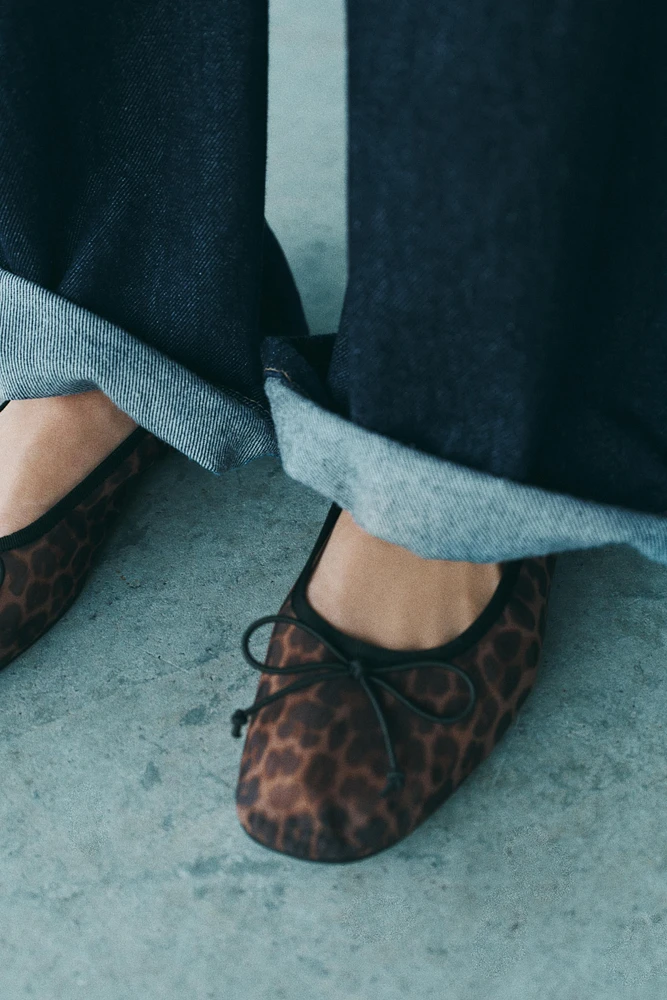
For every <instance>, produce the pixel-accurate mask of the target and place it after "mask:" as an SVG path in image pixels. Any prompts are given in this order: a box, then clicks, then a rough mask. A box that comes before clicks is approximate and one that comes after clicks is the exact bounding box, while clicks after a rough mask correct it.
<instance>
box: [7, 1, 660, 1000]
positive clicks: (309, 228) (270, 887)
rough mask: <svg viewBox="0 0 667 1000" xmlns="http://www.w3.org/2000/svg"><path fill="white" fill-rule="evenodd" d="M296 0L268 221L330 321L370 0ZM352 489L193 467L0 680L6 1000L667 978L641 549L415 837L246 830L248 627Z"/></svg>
mask: <svg viewBox="0 0 667 1000" xmlns="http://www.w3.org/2000/svg"><path fill="white" fill-rule="evenodd" d="M273 17H274V36H273V40H272V101H271V114H272V129H271V137H272V138H271V157H270V178H269V207H268V214H269V218H270V219H271V221H272V222H273V223H274V225H275V227H276V229H277V231H278V233H279V235H280V236H281V238H282V239H283V240H284V243H285V246H286V248H287V250H288V253H289V256H290V258H291V259H292V261H293V263H294V266H295V270H296V272H297V275H298V279H299V281H300V284H301V285H302V288H303V290H304V297H305V299H306V303H307V306H308V311H309V314H310V316H311V319H312V321H313V327H314V328H315V329H316V330H326V329H331V328H332V327H333V326H334V325H335V321H336V315H337V312H338V309H339V308H340V301H341V293H342V283H343V277H344V233H343V223H344V207H343V166H344V149H343V117H342V91H343V61H342V11H341V5H340V3H339V2H338V0H319V2H318V3H317V4H314V3H312V0H275V2H274V4H273ZM295 109H296V111H295ZM326 506H327V505H326V502H325V501H323V500H322V499H321V498H318V497H316V496H314V495H312V494H310V493H308V492H307V491H306V490H304V489H303V488H302V487H300V486H298V485H297V484H295V483H293V482H291V481H290V480H288V479H287V478H286V477H285V476H284V475H283V474H282V472H281V470H280V468H279V466H278V464H277V463H276V462H274V461H260V462H256V463H253V464H251V465H249V466H247V467H246V468H244V469H242V470H240V471H236V472H231V473H229V474H227V475H225V476H223V477H221V478H219V479H216V478H214V477H212V476H210V475H208V474H206V473H204V472H203V471H202V470H201V469H199V468H198V467H196V466H194V465H193V464H191V463H188V462H186V461H185V460H184V459H182V458H180V457H173V458H171V459H169V460H168V461H167V462H165V463H164V465H163V466H162V467H161V468H160V469H159V470H158V471H157V472H156V473H155V474H154V475H153V476H152V477H150V479H148V480H146V482H145V483H144V485H143V488H142V490H141V492H140V495H139V496H138V497H137V498H136V501H135V502H134V503H133V505H132V507H131V509H130V510H129V511H128V513H127V516H126V517H125V518H124V520H123V523H122V525H121V527H120V529H119V530H118V532H117V533H116V535H115V537H114V539H113V541H112V543H111V545H110V546H109V548H108V549H107V552H106V554H105V558H104V559H103V561H102V563H101V564H100V565H99V567H98V569H97V570H96V572H95V574H94V576H93V578H92V580H91V582H90V585H89V586H88V588H87V590H86V592H85V594H84V596H83V597H82V598H81V600H80V601H79V603H78V604H77V606H76V607H75V608H74V609H73V611H72V612H71V613H70V614H69V615H68V616H67V618H66V619H65V620H63V621H62V622H61V623H60V624H59V625H58V626H57V627H56V628H55V629H54V630H53V631H52V632H51V633H50V634H49V635H48V637H46V638H45V639H44V640H43V641H42V642H40V643H39V644H38V645H37V646H36V647H35V648H34V649H33V650H32V651H31V652H29V653H28V654H26V655H25V656H23V657H22V658H21V659H20V660H19V661H18V662H16V663H15V664H14V665H13V666H12V667H11V668H10V669H8V670H7V671H5V672H4V673H3V674H2V676H1V677H0V696H1V698H2V706H3V710H2V723H1V729H0V773H1V774H2V776H3V777H2V782H1V792H2V794H1V795H0V829H2V838H1V839H0V998H1V1000H18V998H24V997H30V998H37V1000H134V998H137V1000H185V998H188V1000H190V998H192V1000H208V998H211V1000H228V998H229V1000H231V998H232V997H233V998H241V1000H310V998H317V1000H399V998H400V1000H404V998H411V1000H422V998H437V1000H442V998H452V1000H524V998H525V1000H537V998H540V1000H597V998H600V1000H602V998H604V1000H626V998H627V1000H649V998H651V1000H652V998H656V1000H657V998H660V1000H663V998H664V997H665V996H666V995H667V945H666V943H665V936H666V933H667V823H666V822H665V820H666V808H665V796H666V795H667V754H666V752H665V736H666V734H665V728H666V726H667V723H666V722H665V717H666V711H665V709H666V707H667V675H666V670H665V668H666V666H667V663H666V660H667V657H666V653H665V641H666V637H667V572H666V571H665V569H663V568H659V567H656V566H653V565H650V564H648V563H646V562H643V561H642V560H640V559H639V558H637V557H636V556H635V555H634V554H632V553H629V552H627V551H621V550H616V551H604V552H596V553H588V554H585V555H572V556H568V557H566V558H563V559H562V560H561V564H560V568H559V570H558V573H557V579H556V585H555V593H554V597H553V604H552V610H551V618H550V627H549V637H548V642H547V651H546V656H545V661H544V666H543V670H542V676H541V683H540V684H539V685H538V687H537V689H536V691H535V694H534V695H533V697H532V699H530V700H529V702H528V704H527V705H526V708H525V710H524V712H523V714H522V717H521V721H520V723H519V724H518V726H516V727H515V728H514V729H513V730H512V731H511V732H510V733H509V734H508V736H507V737H506V739H505V741H504V743H503V745H502V746H501V747H500V748H499V749H498V750H497V752H496V753H495V754H494V755H493V757H492V758H491V759H490V760H489V761H488V762H487V763H486V764H485V765H483V766H482V767H481V768H480V769H479V770H478V771H477V772H476V773H475V775H474V776H473V777H472V778H471V779H470V780H469V781H468V782H467V784H466V785H465V786H464V787H463V788H462V789H461V791H460V792H459V793H457V795H456V796H454V798H453V799H452V800H451V801H450V803H449V804H448V805H447V806H445V807H444V808H443V809H442V810H440V812H439V813H438V814H437V815H436V816H435V817H434V818H433V819H432V820H431V821H430V822H429V823H428V824H427V825H426V826H425V827H423V828H422V829H421V830H419V831H418V832H417V833H416V834H415V835H414V836H412V837H411V838H410V839H409V840H407V841H405V842H404V843H403V844H401V845H399V846H398V847H397V848H395V849H394V850H392V851H391V852H389V853H387V854H384V855H381V856H379V857H378V858H375V859H371V860H369V861H367V862H364V863H362V864H359V865H353V866H350V867H341V868H338V867H328V866H323V867H318V866H311V865H307V864H304V863H299V862H296V861H292V860H290V859H287V858H282V857H280V856H277V855H275V854H270V853H269V852H266V851H264V850H262V849H261V848H260V847H258V846H257V845H255V844H253V843H252V842H251V841H250V840H249V839H247V837H246V836H245V834H243V833H242V831H241V830H240V828H239V827H238V826H237V823H236V820H235V815H234V806H233V788H234V783H235V778H236V771H237V765H238V758H239V754H240V750H241V746H240V744H239V742H237V741H234V740H232V738H231V737H230V735H229V729H228V717H229V715H230V712H231V711H232V709H233V708H235V707H237V706H238V705H239V704H245V703H247V702H248V701H249V700H251V698H252V695H253V692H254V685H255V677H254V675H253V676H250V673H249V672H248V671H247V670H246V669H245V668H244V666H243V665H242V663H241V658H240V656H239V654H238V640H239V635H240V632H241V630H242V627H243V626H244V625H245V624H246V623H247V622H248V620H249V619H250V618H251V617H252V616H255V615H259V614H263V613H270V612H272V611H274V610H275V609H276V608H277V605H278V602H279V600H280V598H281V597H282V595H283V594H284V592H285V590H286V588H287V587H288V586H289V584H290V583H291V582H292V579H293V577H294V575H295V574H296V572H297V570H298V569H299V568H300V566H301V564H302V561H303V558H304V556H305V554H306V553H307V551H308V550H309V547H310V544H311V541H312V538H313V536H314V534H315V533H316V531H317V529H318V527H319V524H320V522H321V520H322V517H323V515H324V513H325V510H326Z"/></svg>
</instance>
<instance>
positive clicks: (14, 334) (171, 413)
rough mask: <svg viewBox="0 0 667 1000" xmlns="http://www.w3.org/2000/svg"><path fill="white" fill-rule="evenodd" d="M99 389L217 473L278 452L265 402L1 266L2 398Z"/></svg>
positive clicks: (0, 397) (137, 419) (62, 393)
mask: <svg viewBox="0 0 667 1000" xmlns="http://www.w3.org/2000/svg"><path fill="white" fill-rule="evenodd" d="M90 389H101V390H102V392H104V393H105V394H106V395H107V396H108V397H109V398H110V399H111V400H113V402H114V403H116V405H117V406H118V407H120V409H121V410H123V411H124V412H125V413H127V414H129V416H131V417H132V418H133V420H136V422H137V423H138V424H139V425H140V426H142V427H144V428H146V430H149V431H151V432H152V433H153V434H155V435H156V436H157V437H158V438H160V439H161V440H162V441H166V442H167V444H170V445H172V446H173V447H174V448H176V449H178V451H181V452H183V454H185V455H187V457H188V458H191V459H193V460H194V461H195V462H198V463H199V464H200V465H202V466H203V467H204V468H205V469H208V470H210V471H211V472H222V471H223V470H225V469H228V468H233V467H234V466H238V465H243V464H245V463H246V462H249V461H251V460H252V459H254V458H259V457H261V456H263V455H275V454H277V445H276V440H275V435H274V431H273V425H272V421H271V415H270V412H269V409H268V406H267V405H266V404H265V403H264V402H261V401H259V400H254V399H249V398H246V397H244V396H241V395H239V394H238V393H236V392H234V391H233V390H231V389H227V388H224V387H218V386H215V385H213V384H212V383H210V382H207V381H206V380H205V379H202V378H200V377H199V376H198V375H196V374H195V373H194V372H192V371H190V370H189V369H188V368H186V367H184V366H183V365H181V364H179V363H178V362H177V361H174V360H173V359H172V358H170V357H168V356H167V355H166V354H163V353H162V352H161V351H159V350H157V349H156V348H154V347H151V346H149V345H148V344H145V343H144V342H143V341H141V340H139V339H138V338H137V337H134V336H133V335H132V334H130V333H128V332H127V331H126V330H123V329H121V328H120V327H118V326H115V325H114V324H113V323H110V322H108V321H107V320H105V319H103V318H101V317H100V316H97V315H95V314H94V313H91V312H89V311H88V310H86V309H83V308H82V307H81V306H78V305H75V304H74V303H72V302H70V301H69V300H67V299H65V298H63V297H62V296H60V295H57V294H55V293H54V292H51V291H48V290H47V289H45V288H43V287H42V286H40V285H37V284H35V283H34V282H31V281H28V280H26V279H25V278H22V277H19V276H17V275H15V274H12V273H11V272H9V271H6V270H2V269H0V399H26V398H36V397H43V396H56V395H66V394H70V393H77V392H85V391H86V390H90Z"/></svg>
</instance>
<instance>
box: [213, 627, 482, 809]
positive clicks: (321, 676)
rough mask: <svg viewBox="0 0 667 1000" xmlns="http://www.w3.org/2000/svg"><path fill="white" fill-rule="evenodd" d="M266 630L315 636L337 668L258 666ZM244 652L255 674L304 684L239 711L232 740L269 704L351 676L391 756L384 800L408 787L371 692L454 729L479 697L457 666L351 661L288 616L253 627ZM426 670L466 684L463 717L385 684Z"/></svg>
mask: <svg viewBox="0 0 667 1000" xmlns="http://www.w3.org/2000/svg"><path fill="white" fill-rule="evenodd" d="M263 625H292V626H294V625H296V626H297V627H298V628H300V629H302V630H303V631H304V632H307V633H308V634H309V635H311V636H312V637H313V638H314V639H316V640H317V641H318V642H320V643H322V645H323V646H326V648H327V649H328V650H329V651H330V652H331V653H332V654H333V655H334V656H335V657H336V660H335V662H333V663H321V662H320V663H317V662H316V663H302V664H300V665H299V666H290V667H272V666H268V665H267V664H266V663H260V661H259V660H257V659H255V657H254V656H253V655H252V653H251V652H250V645H249V643H250V639H251V638H252V636H253V635H254V634H255V632H256V631H257V629H259V628H261V627H262V626H263ZM241 648H242V650H243V656H244V658H245V660H246V663H249V664H250V666H251V667H253V669H255V670H259V671H260V673H266V674H282V675H283V676H284V675H291V676H299V675H302V676H301V679H300V680H296V681H294V683H292V684H288V685H287V686H286V687H284V688H281V689H280V691H276V692H275V693H274V694H270V695H267V696H266V697H265V698H259V699H258V700H257V701H255V702H254V704H252V705H251V706H250V707H249V708H246V709H243V708H239V709H237V710H236V711H235V712H234V714H233V715H232V718H231V722H232V736H236V737H238V736H240V735H241V731H242V729H243V727H244V726H245V725H246V723H247V722H248V720H249V719H250V717H251V716H252V715H256V714H257V712H259V711H261V710H262V709H263V708H266V706H267V705H271V704H272V703H273V702H274V701H278V700H279V699H280V698H285V697H287V695H289V694H294V693H295V692H296V691H301V690H303V689H304V688H307V687H310V686H311V685H312V684H318V683H319V682H320V681H327V680H331V679H334V678H336V677H351V678H352V680H355V681H357V682H358V683H359V684H361V686H362V688H363V689H364V691H365V692H366V695H367V697H368V699H369V701H370V703H371V705H372V706H373V709H374V710H375V714H376V716H377V720H378V723H379V725H380V730H381V731H382V737H383V739H384V745H385V747H386V750H387V757H388V758H389V770H388V772H387V783H386V785H385V787H384V788H383V790H382V793H381V794H382V795H383V796H387V795H390V794H391V793H392V792H394V791H399V790H400V789H401V788H402V787H403V785H404V784H405V775H404V774H403V772H402V771H401V770H399V767H398V762H397V760H396V752H395V750H394V745H393V743H392V740H391V736H390V735H389V727H388V725H387V719H386V716H385V714H384V711H383V709H382V706H381V705H380V702H379V701H378V698H377V696H376V694H375V692H374V691H373V687H376V688H380V689H381V690H383V691H386V692H387V693H388V694H390V695H391V696H392V697H393V698H396V700H397V701H399V702H400V703H401V704H402V705H404V706H405V707H406V708H408V709H409V710H410V711H411V712H414V714H415V715H418V716H419V717H420V718H422V719H426V721H427V722H435V723H439V724H440V725H443V726H448V725H452V724H453V723H454V722H459V721H460V720H461V719H463V718H465V716H466V715H469V714H470V712H472V710H473V708H474V706H475V701H476V699H477V693H476V691H475V687H474V684H473V682H472V681H471V679H470V677H468V675H467V674H466V673H464V671H463V670H461V669H460V668H459V667H456V666H454V664H453V663H443V662H442V661H438V660H412V661H411V662H406V663H392V664H385V665H382V664H375V663H369V662H365V661H363V660H358V659H352V660H349V659H348V658H347V657H346V656H345V655H344V654H343V653H341V652H340V650H338V649H336V647H335V646H332V644H331V643H330V642H329V641H328V640H327V639H325V638H324V636H322V635H320V634H319V632H318V631H317V630H316V629H314V628H311V626H310V625H307V624H306V622H302V621H301V620H300V619H299V618H292V617H290V616H288V615H267V616H266V617H264V618H258V619H257V621H255V622H253V623H252V625H250V626H249V627H248V628H247V629H246V631H245V633H244V635H243V639H242V640H241ZM425 667H439V668H440V669H442V670H449V671H451V672H452V673H454V674H456V676H457V677H460V678H461V680H463V681H464V682H465V684H466V686H467V688H468V692H469V695H470V699H469V701H468V704H467V705H466V707H465V708H464V709H463V711H462V712H459V713H458V715H433V714H432V713H431V712H426V711H424V709H423V708H420V706H419V705H417V704H416V702H414V701H412V700H411V699H410V698H407V697H406V696H405V695H404V694H401V692H400V691H397V690H396V688H395V687H394V686H393V685H392V684H389V683H388V682H387V681H386V680H385V679H384V678H385V676H386V675H387V674H391V673H394V672H402V671H406V670H421V669H423V668H425Z"/></svg>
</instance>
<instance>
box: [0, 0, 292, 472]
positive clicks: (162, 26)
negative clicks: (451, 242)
mask: <svg viewBox="0 0 667 1000" xmlns="http://www.w3.org/2000/svg"><path fill="white" fill-rule="evenodd" d="M266 88H267V10H266V3H265V2H260V3H244V2H243V0H227V2H225V3H224V4H220V3H217V2H215V0H192V2H189V3H187V4H177V3H162V2H160V0H146V2H142V3H139V4H137V3H135V2H133V0H118V2H116V3H113V4H106V5H105V4H98V3H93V4H91V3H89V2H86V0H63V2H62V3H58V4H52V3H48V2H46V0H7V2H6V3H3V5H2V11H1V12H0V101H1V103H2V108H3V113H2V115H1V116H0V266H1V267H2V268H3V271H2V272H0V335H1V340H0V392H3V393H4V394H5V395H6V396H7V397H11V396H18V395H22V396H29V395H49V394H53V393H56V392H67V391H78V390H79V389H83V388H89V387H92V386H94V385H97V386H99V387H100V388H103V389H104V390H105V391H107V392H108V393H109V395H111V396H112V398H114V399H115V401H116V402H118V403H119V405H121V406H122V407H123V408H124V409H126V410H127V411H128V412H131V414H132V416H134V417H135V419H138V420H139V421H140V422H141V423H143V424H145V425H146V426H149V427H150V429H151V430H154V431H156V432H157V433H158V434H160V435H161V436H162V437H164V438H165V439H167V440H169V441H170V442H171V443H173V444H175V445H177V446H179V447H181V448H182V449H183V450H185V451H186V452H187V453H188V454H190V455H191V456H192V457H196V458H198V459H199V460H200V461H203V462H204V464H206V465H208V466H209V467H211V468H218V467H223V466H224V465H226V464H230V462H234V461H237V460H244V459H245V458H247V457H252V455H253V454H255V453H262V452H263V451H266V450H271V449H272V446H273V445H272V442H273V431H272V427H271V422H270V417H269V414H268V407H267V405H266V402H265V399H264V395H263V390H262V379H261V365H260V360H259V342H260V339H261V336H262V335H263V332H264V328H265V327H267V325H268V329H269V330H271V331H273V332H275V331H276V330H277V329H279V328H280V326H281V323H283V322H284V323H285V324H286V325H288V326H289V325H290V324H291V323H292V324H294V325H296V329H297V332H303V314H302V312H300V311H299V310H300V303H299V301H298V295H297V294H296V292H295V290H294V287H293V285H292V284H290V283H291V275H290V274H289V269H286V264H285V261H284V258H283V257H282V253H281V251H280V248H279V247H278V245H277V242H276V240H275V238H274V237H273V235H272V234H271V233H270V231H268V230H266V229H265V223H264V216H263V204H264V172H265V159H266ZM278 287H279V288H280V289H281V291H280V294H278V292H277V291H276V289H277V288H278ZM290 310H291V315H288V313H289V311H290ZM198 411H199V413H200V416H199V418H198V416H197V413H198ZM230 427H231V428H232V429H233V430H234V432H235V434H236V437H237V439H238V440H236V441H235V442H232V441H231V440H230V439H229V438H230ZM203 435H206V436H207V437H208V438H209V439H210V440H209V441H208V443H206V442H204V441H203ZM216 436H217V440H216Z"/></svg>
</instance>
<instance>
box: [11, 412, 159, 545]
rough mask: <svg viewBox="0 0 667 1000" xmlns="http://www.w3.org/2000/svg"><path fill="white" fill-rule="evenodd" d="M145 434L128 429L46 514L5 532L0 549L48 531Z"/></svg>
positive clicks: (119, 461) (114, 466)
mask: <svg viewBox="0 0 667 1000" xmlns="http://www.w3.org/2000/svg"><path fill="white" fill-rule="evenodd" d="M4 405H5V406H6V405H7V404H6V403H5V404H4ZM148 434H149V432H148V431H146V430H144V428H143V427H137V429H136V430H135V431H132V433H131V434H130V435H129V437H127V438H125V440H124V441H123V442H122V443H121V444H119V445H118V447H117V448H116V449H115V450H114V451H112V452H111V454H110V455H107V457H106V458H105V459H104V461H102V462H100V464H99V465H98V466H97V467H96V468H95V469H93V471H92V472H91V473H89V474H88V475H87V476H86V478H85V479H83V480H82V481H81V482H80V483H79V484H78V485H77V486H75V487H74V489H73V490H70V492H69V493H68V494H67V495H66V496H64V497H63V498H62V500H59V501H58V503H56V504H54V506H53V507H51V508H50V510H47V512H46V514H42V516H41V517H38V518H37V520H36V521H33V522H32V524H29V525H28V526H27V527H25V528H21V529H20V530H19V531H15V532H13V533H12V534H11V535H5V536H4V538H0V553H1V552H8V551H9V550H10V549H16V548H20V546H22V545H30V544H31V543H32V542H35V541H37V539H38V538H41V536H42V535H45V534H46V533H47V531H50V530H51V528H54V527H55V526H56V524H57V523H58V521H60V520H62V518H63V516H64V515H65V514H67V513H68V512H69V511H70V510H72V509H73V508H74V507H76V506H77V505H78V504H80V503H81V501H82V500H85V498H86V497H87V496H88V495H89V494H90V493H92V492H93V490H95V489H97V487H98V486H99V485H100V484H101V483H103V482H104V480H105V479H106V478H107V477H108V476H110V475H111V473H112V472H113V471H114V469H115V468H116V467H117V466H119V465H120V464H121V462H124V461H125V459H126V458H127V457H128V456H129V455H131V454H132V452H133V451H134V450H135V448H137V447H138V446H139V444H141V442H142V441H143V440H144V438H146V437H148Z"/></svg>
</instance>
